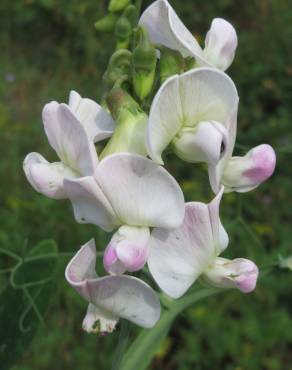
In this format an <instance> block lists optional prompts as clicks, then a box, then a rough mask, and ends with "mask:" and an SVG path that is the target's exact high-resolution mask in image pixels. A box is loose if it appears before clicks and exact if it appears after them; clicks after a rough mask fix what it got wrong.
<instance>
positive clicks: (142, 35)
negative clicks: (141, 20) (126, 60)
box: [132, 27, 157, 100]
mask: <svg viewBox="0 0 292 370" xmlns="http://www.w3.org/2000/svg"><path fill="white" fill-rule="evenodd" d="M136 36H137V39H139V40H138V42H137V45H136V47H135V49H134V51H133V63H132V66H133V84H134V89H135V92H136V94H137V95H138V97H139V99H140V100H144V99H145V98H146V97H147V96H148V95H149V93H150V92H151V90H152V86H153V83H154V79H155V70H156V63H157V57H156V50H155V48H154V46H153V45H152V44H151V42H150V41H149V37H148V33H147V31H146V29H144V28H141V27H140V28H139V29H138V32H137V35H136Z"/></svg>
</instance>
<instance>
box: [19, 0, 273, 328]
mask: <svg viewBox="0 0 292 370" xmlns="http://www.w3.org/2000/svg"><path fill="white" fill-rule="evenodd" d="M138 8H139V6H138V5H137V4H136V5H133V4H131V3H130V1H122V0H111V1H110V5H109V14H108V15H107V16H105V17H104V18H103V19H101V20H99V21H98V22H97V23H96V29H97V30H98V31H112V30H113V31H114V33H115V37H116V40H117V50H116V51H115V52H114V53H113V55H112V57H111V58H110V61H109V63H108V66H107V70H106V72H105V74H104V77H103V86H104V95H103V96H104V98H103V100H102V102H101V105H99V104H97V103H96V102H94V101H93V100H91V99H87V98H82V97H81V96H80V95H79V94H78V93H77V92H75V91H71V92H70V95H69V102H68V104H65V103H58V102H55V101H53V102H50V103H49V104H47V105H45V107H44V109H43V113H42V118H43V124H44V129H45V133H46V135H47V138H48V141H49V143H50V145H51V147H52V148H53V149H54V150H55V152H56V154H57V156H58V157H59V161H57V162H54V163H50V162H48V161H47V160H46V159H45V158H44V157H43V156H42V155H41V154H39V153H30V154H28V155H27V157H26V158H25V160H24V172H25V175H26V177H27V179H28V181H29V182H30V184H31V185H32V187H33V188H34V189H35V190H36V191H38V192H39V193H42V194H43V195H45V196H47V197H49V198H53V199H69V200H70V202H71V203H72V206H73V211H74V216H75V219H76V221H77V222H78V223H90V224H94V225H96V226H97V227H99V228H101V229H102V230H104V231H106V232H109V233H112V237H111V239H110V242H109V244H108V245H107V246H105V249H104V256H103V265H104V269H105V271H106V274H105V275H104V276H98V275H97V273H96V269H95V267H96V248H95V242H94V240H93V239H91V240H90V241H89V242H88V243H86V244H85V245H83V246H82V247H81V249H80V250H79V251H78V252H77V254H76V255H75V256H74V257H73V258H72V260H71V261H70V262H69V264H68V266H67V268H66V273H65V275H66V279H67V281H68V282H69V284H70V285H71V286H72V287H73V288H74V289H75V290H76V291H77V292H78V293H79V294H80V295H81V296H82V297H83V298H84V299H85V300H86V301H87V302H88V309H87V313H86V316H85V318H84V321H83V328H84V329H85V330H86V331H87V332H101V333H106V332H112V331H113V330H114V328H115V326H116V324H117V322H118V320H119V319H120V318H124V319H127V320H130V321H132V322H133V323H135V324H137V325H139V326H141V327H145V328H150V327H153V326H154V325H155V324H156V323H157V321H158V320H159V317H160V311H161V306H160V300H159V298H158V297H159V294H157V292H155V291H154V290H153V289H152V288H151V287H150V285H149V284H148V283H146V282H144V281H143V280H142V279H141V276H143V274H142V275H141V273H138V275H137V272H138V271H140V270H141V269H143V271H145V270H146V271H149V272H150V275H151V276H152V277H153V279H154V280H155V282H156V284H157V285H158V286H159V288H160V289H161V291H162V292H163V293H164V294H165V295H167V296H168V297H171V298H173V299H177V298H179V297H181V296H183V295H184V294H185V293H186V292H187V291H188V290H189V289H190V287H191V286H192V285H193V284H195V283H196V281H197V280H198V279H200V281H202V282H204V284H207V285H210V286H214V287H217V288H224V289H225V288H237V289H239V290H240V291H241V292H243V293H249V292H251V291H253V290H254V289H255V286H256V282H257V278H258V268H257V266H256V265H255V263H254V262H252V261H250V260H248V259H245V258H236V259H234V260H230V259H227V258H224V257H222V256H221V254H222V253H223V252H224V250H225V249H226V248H227V246H228V244H229V238H228V235H227V232H226V231H225V229H224V227H223V225H222V223H221V220H220V218H219V209H220V201H221V198H222V197H223V196H224V194H225V193H228V192H234V191H235V192H247V191H250V190H252V189H255V188H256V187H257V186H259V185H260V184H261V183H262V182H263V181H265V180H266V179H268V178H269V177H270V176H271V175H272V174H273V171H274V168H275V162H276V158H275V153H274V150H273V149H272V147H271V146H269V145H268V144H261V145H259V146H257V147H255V148H253V149H251V150H250V151H249V152H248V153H247V154H246V155H245V156H243V157H238V156H232V153H233V150H234V146H235V139H236V131H237V112H238V104H239V97H238V92H237V89H236V86H235V84H234V82H233V81H232V79H231V78H230V77H229V76H228V75H227V74H226V73H225V72H224V71H225V70H226V69H227V68H228V67H229V66H230V65H231V63H232V61H233V59H234V55H235V51H236V48H237V35H236V32H235V30H234V28H233V26H232V25H231V24H230V23H229V22H227V21H226V20H224V19H220V18H216V19H214V20H213V21H212V23H211V27H210V30H209V31H208V33H207V35H206V38H205V46H204V48H202V47H201V46H200V45H199V43H198V42H197V40H196V39H195V38H194V37H193V35H192V34H191V32H190V31H189V30H188V29H187V28H186V27H185V26H184V24H183V23H182V22H181V20H180V19H179V17H178V16H177V14H176V13H175V11H174V9H173V8H172V7H171V5H170V4H169V3H168V2H167V1H166V0H157V1H155V2H154V3H152V4H151V5H150V6H149V7H148V8H147V9H146V10H145V11H144V12H143V13H142V15H141V17H140V18H139V9H138ZM96 143H98V146H97V147H98V150H97V147H96V145H95V144H96ZM100 148H102V149H100ZM170 152H173V153H174V154H175V155H177V156H178V157H179V158H180V159H181V160H182V161H185V162H187V163H188V166H190V167H192V166H196V163H204V164H205V166H204V167H205V168H206V170H207V171H208V177H209V183H210V187H211V189H212V191H213V192H214V199H213V200H211V201H210V202H209V203H208V204H205V203H202V202H199V201H197V200H196V199H192V201H191V202H187V203H185V199H184V195H183V192H182V190H181V188H180V186H179V184H178V182H177V181H176V179H175V178H174V177H173V176H172V175H171V174H170V173H169V172H168V171H167V169H166V168H165V167H164V161H165V158H166V156H167V155H168V153H170ZM135 274H136V276H135ZM144 275H145V274H144ZM137 276H139V277H137ZM148 282H149V281H148Z"/></svg>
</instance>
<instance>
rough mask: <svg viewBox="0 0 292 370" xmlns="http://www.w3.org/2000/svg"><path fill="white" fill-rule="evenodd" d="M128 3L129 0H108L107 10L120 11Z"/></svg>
mask: <svg viewBox="0 0 292 370" xmlns="http://www.w3.org/2000/svg"><path fill="white" fill-rule="evenodd" d="M129 3H130V0H110V3H109V6H108V10H109V11H110V12H120V11H121V10H123V9H125V7H126V6H127V5H129Z"/></svg>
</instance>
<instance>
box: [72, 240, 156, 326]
mask: <svg viewBox="0 0 292 370" xmlns="http://www.w3.org/2000/svg"><path fill="white" fill-rule="evenodd" d="M95 261H96V251H95V244H94V241H92V240H91V241H90V242H88V243H87V244H85V245H84V246H83V247H81V249H80V250H79V252H78V253H77V254H76V255H75V256H74V257H73V259H72V260H71V261H70V262H69V264H68V266H67V268H66V273H65V275H66V279H67V281H68V282H69V284H70V285H71V286H72V287H73V288H74V289H76V290H77V291H78V292H79V294H81V295H82V296H83V298H85V299H86V300H88V301H89V302H90V303H91V304H93V305H94V306H96V307H97V308H98V309H101V310H103V311H105V312H106V313H107V314H110V315H112V316H114V317H121V318H125V319H127V320H130V321H132V322H133V323H135V324H137V325H140V326H142V327H146V328H149V327H152V326H154V325H155V323H156V322H157V320H158V319H159V316H160V303H159V299H158V298H157V296H156V294H155V293H154V291H153V290H152V289H151V288H150V286H148V285H147V284H145V283H144V282H143V281H142V280H139V279H137V278H135V277H132V276H126V275H123V276H105V277H101V278H98V277H96V272H95V269H94V265H95Z"/></svg>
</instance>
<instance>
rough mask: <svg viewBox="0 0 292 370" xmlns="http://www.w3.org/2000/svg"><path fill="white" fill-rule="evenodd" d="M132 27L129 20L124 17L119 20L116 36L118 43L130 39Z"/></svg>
mask: <svg viewBox="0 0 292 370" xmlns="http://www.w3.org/2000/svg"><path fill="white" fill-rule="evenodd" d="M131 33H132V26H131V23H130V21H129V20H128V18H126V17H124V16H123V15H122V16H121V17H120V18H119V19H118V21H117V23H116V27H115V36H116V38H117V40H118V41H125V40H127V39H129V38H130V36H131Z"/></svg>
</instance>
